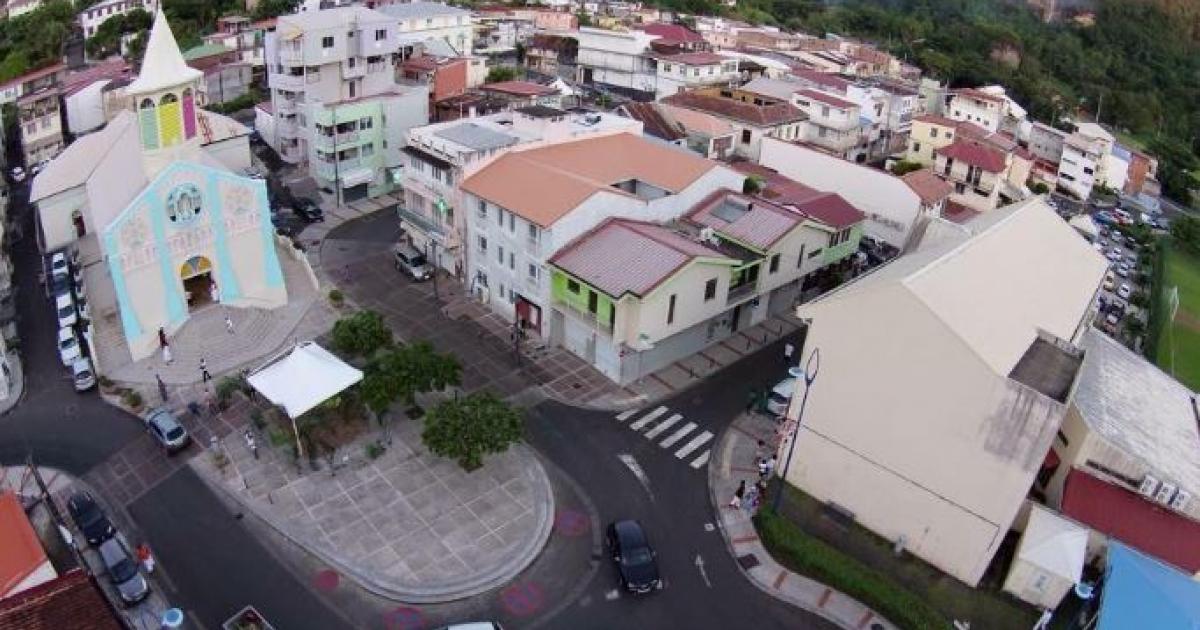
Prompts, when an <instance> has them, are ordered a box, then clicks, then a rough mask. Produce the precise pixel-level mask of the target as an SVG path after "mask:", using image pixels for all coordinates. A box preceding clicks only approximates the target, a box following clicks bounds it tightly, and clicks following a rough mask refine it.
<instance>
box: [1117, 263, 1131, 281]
mask: <svg viewBox="0 0 1200 630" xmlns="http://www.w3.org/2000/svg"><path fill="white" fill-rule="evenodd" d="M1117 275H1118V276H1121V277H1122V278H1128V277H1129V265H1126V264H1125V263H1121V264H1120V265H1117Z"/></svg>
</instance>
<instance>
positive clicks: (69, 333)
mask: <svg viewBox="0 0 1200 630" xmlns="http://www.w3.org/2000/svg"><path fill="white" fill-rule="evenodd" d="M81 356H83V352H82V351H81V350H80V349H79V340H78V339H76V338H75V331H73V330H71V329H70V328H59V329H58V358H59V359H61V360H62V364H63V367H71V366H72V365H74V363H75V359H78V358H79V357H81Z"/></svg>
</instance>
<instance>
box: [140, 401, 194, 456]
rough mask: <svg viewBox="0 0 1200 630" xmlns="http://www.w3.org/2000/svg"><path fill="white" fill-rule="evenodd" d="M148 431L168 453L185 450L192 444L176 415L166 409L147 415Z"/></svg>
mask: <svg viewBox="0 0 1200 630" xmlns="http://www.w3.org/2000/svg"><path fill="white" fill-rule="evenodd" d="M146 429H147V430H149V431H150V435H152V436H154V439H155V440H157V441H158V443H159V445H161V446H162V447H163V448H164V449H166V450H167V453H168V454H170V453H174V452H176V451H180V450H183V449H184V448H186V447H187V445H188V443H189V442H191V440H192V437H191V436H190V435H188V432H187V429H184V428H183V425H182V424H179V420H178V419H176V418H175V415H174V414H172V413H171V411H170V410H169V409H167V408H165V407H160V408H158V409H155V410H154V411H151V412H150V413H149V414H147V415H146Z"/></svg>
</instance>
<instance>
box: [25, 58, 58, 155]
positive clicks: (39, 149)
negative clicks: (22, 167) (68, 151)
mask: <svg viewBox="0 0 1200 630" xmlns="http://www.w3.org/2000/svg"><path fill="white" fill-rule="evenodd" d="M65 74H66V66H65V65H63V64H61V63H60V64H56V65H53V66H50V67H48V68H43V69H41V70H37V71H34V72H31V73H29V74H26V75H24V76H22V77H20V78H17V79H14V81H17V82H19V83H20V88H19V89H20V96H19V97H18V98H17V123H18V125H19V126H20V128H21V154H22V156H23V157H24V159H25V164H26V165H28V166H31V165H33V164H36V163H38V162H42V161H45V160H52V159H54V158H55V156H57V155H58V154H59V153H61V152H62V150H63V147H64V146H65V145H64V143H63V124H62V112H61V111H60V100H61V96H62V90H61V82H62V78H63V76H64V75H65Z"/></svg>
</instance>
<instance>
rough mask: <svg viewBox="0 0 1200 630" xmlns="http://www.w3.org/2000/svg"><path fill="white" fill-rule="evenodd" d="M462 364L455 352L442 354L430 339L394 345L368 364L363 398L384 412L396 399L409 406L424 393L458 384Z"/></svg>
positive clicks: (374, 409) (377, 409)
mask: <svg viewBox="0 0 1200 630" xmlns="http://www.w3.org/2000/svg"><path fill="white" fill-rule="evenodd" d="M461 377H462V366H461V365H460V364H459V363H458V360H457V359H455V358H454V357H453V356H452V355H449V354H441V353H439V352H437V351H436V350H434V348H433V346H432V345H430V344H429V342H427V341H418V342H415V343H410V344H406V345H403V346H399V347H396V348H392V349H390V350H388V351H386V352H382V353H380V354H379V355H377V356H376V357H375V358H374V359H372V360H371V362H370V363H368V364H367V368H366V370H365V373H364V374H363V382H362V385H361V386H360V389H361V391H362V396H363V401H364V402H365V403H366V404H367V406H368V407H370V408H371V410H372V411H374V412H375V413H383V412H384V411H386V410H387V408H388V406H390V405H391V403H392V402H393V401H396V400H401V401H403V402H404V403H405V404H406V405H408V406H409V407H412V406H414V405H415V404H416V396H417V394H421V393H429V392H436V391H441V390H443V389H446V388H447V387H450V386H452V385H459V384H460V383H461Z"/></svg>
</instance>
